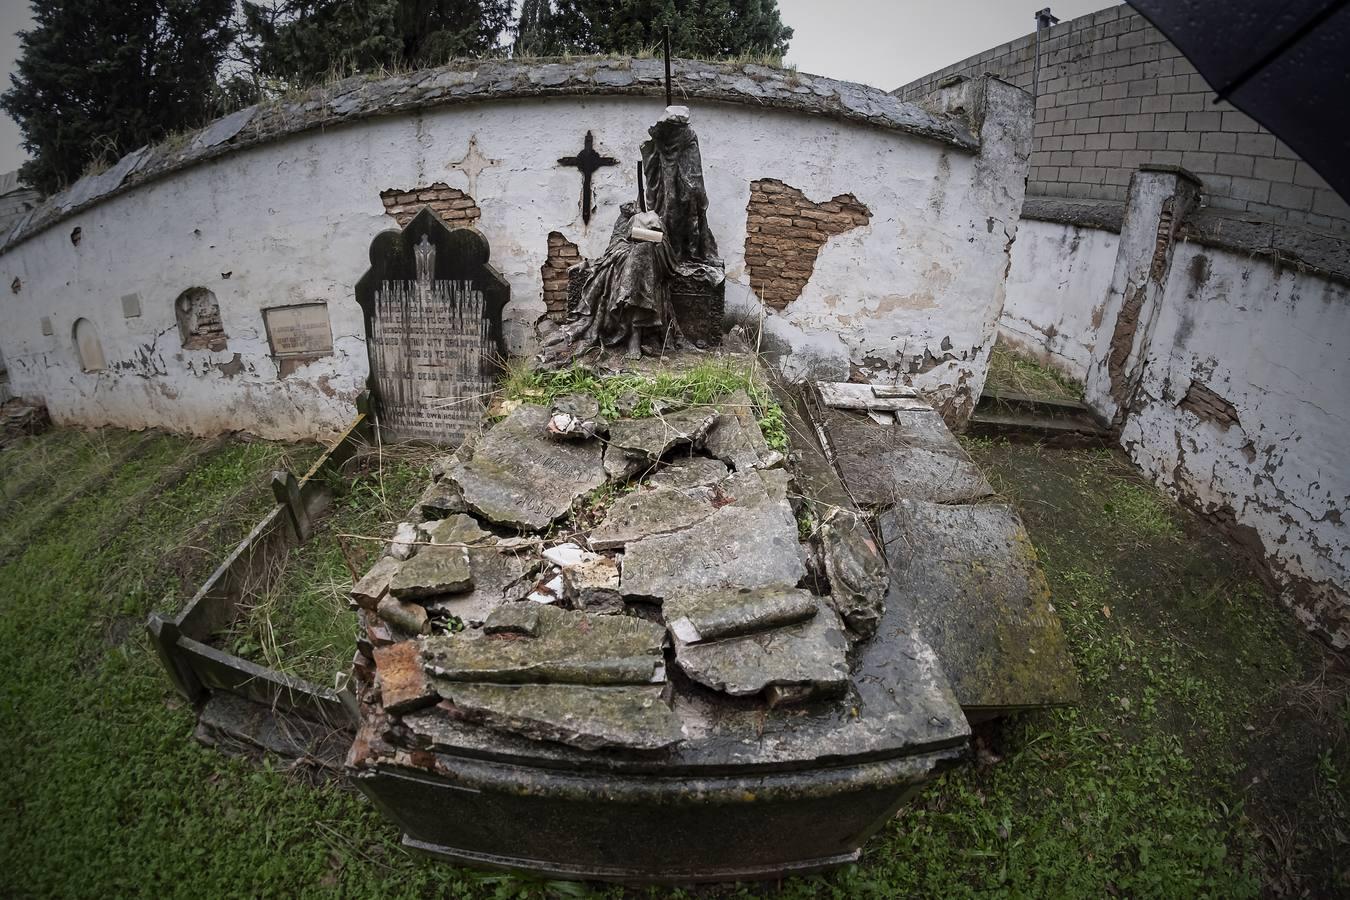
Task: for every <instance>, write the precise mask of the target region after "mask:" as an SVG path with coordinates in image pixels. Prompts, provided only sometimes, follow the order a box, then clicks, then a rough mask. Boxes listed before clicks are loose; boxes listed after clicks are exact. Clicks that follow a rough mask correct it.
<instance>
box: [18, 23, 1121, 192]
mask: <svg viewBox="0 0 1350 900" xmlns="http://www.w3.org/2000/svg"><path fill="white" fill-rule="evenodd" d="M113 2H115V0H113ZM1047 4H1049V5H1050V6H1052V8H1053V9H1054V11H1055V15H1057V16H1059V17H1060V18H1061V19H1064V20H1068V19H1072V18H1074V17H1075V16H1081V15H1083V14H1084V13H1088V12H1092V11H1093V10H1097V9H1105V8H1106V7H1108V6H1112V5H1114V4H1113V3H1111V2H1109V0H778V5H779V7H780V8H781V9H782V11H783V21H784V22H786V23H787V24H789V25H791V26H792V27H793V28H794V29H796V32H797V34H796V37H794V38H793V39H792V45H791V47H790V49H789V51H788V56H787V62H789V63H794V64H795V65H796V66H797V68H798V69H800V70H801V71H803V72H810V73H812V74H814V75H827V76H829V77H831V78H842V79H845V80H847V81H861V82H863V83H865V84H871V85H875V86H876V87H879V88H883V89H885V90H888V91H889V90H891V89H892V88H896V87H899V86H900V85H902V84H905V83H906V82H909V81H912V80H914V79H915V78H918V77H919V76H920V75H925V74H927V73H928V72H932V71H934V70H936V69H940V68H942V67H943V66H946V65H948V64H950V63H954V62H956V61H957V60H960V59H964V58H965V57H967V56H970V55H971V54H973V53H978V52H980V51H981V50H987V49H989V48H990V47H994V46H997V45H998V44H1001V43H1003V42H1004V41H1009V40H1012V39H1013V38H1015V37H1020V36H1021V35H1024V34H1027V33H1029V32H1030V31H1031V30H1032V28H1033V27H1034V26H1035V22H1034V20H1033V16H1034V14H1035V12H1036V10H1038V9H1041V8H1042V7H1043V6H1046V5H1047ZM31 24H32V14H31V12H30V10H29V7H28V2H27V0H0V68H3V70H4V71H5V72H6V73H12V72H13V71H14V60H15V58H16V57H17V55H18V52H19V42H18V39H17V38H15V36H14V33H15V32H16V31H20V30H22V29H25V28H28V27H29V26H30V25H31ZM0 84H3V87H5V88H8V87H9V79H8V78H7V77H6V78H5V79H3V82H0ZM20 138H21V136H20V134H19V127H18V125H16V124H15V123H14V121H13V120H12V119H10V118H9V117H8V116H5V115H0V172H8V171H10V170H11V169H14V168H17V167H18V166H19V165H20V164H21V163H22V162H23V161H24V160H25V159H26V158H27V154H25V153H24V151H23V148H21V147H20V146H19V141H20Z"/></svg>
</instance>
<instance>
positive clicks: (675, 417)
mask: <svg viewBox="0 0 1350 900" xmlns="http://www.w3.org/2000/svg"><path fill="white" fill-rule="evenodd" d="M716 420H717V410H716V409H715V408H713V407H711V406H695V407H692V408H690V409H682V410H679V411H676V412H668V413H664V414H658V415H654V416H650V417H648V418H645V419H619V420H618V421H616V422H614V423H613V424H611V425H610V427H609V445H608V446H607V448H606V450H605V461H604V466H605V471H606V472H608V473H609V475H610V477H612V478H615V479H616V480H628V479H631V478H633V477H634V476H636V475H639V474H641V473H642V472H643V471H646V470H648V469H652V468H654V467H655V466H656V464H657V463H658V462H660V460H661V457H662V456H665V455H666V454H667V453H669V452H670V451H671V450H673V449H675V448H676V447H680V446H686V445H690V444H693V445H698V444H700V443H702V441H703V438H704V436H705V435H707V433H708V429H709V428H711V427H712V424H713V422H715V421H716Z"/></svg>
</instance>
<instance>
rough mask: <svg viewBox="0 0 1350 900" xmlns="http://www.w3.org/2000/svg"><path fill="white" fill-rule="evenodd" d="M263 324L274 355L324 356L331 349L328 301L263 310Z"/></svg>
mask: <svg viewBox="0 0 1350 900" xmlns="http://www.w3.org/2000/svg"><path fill="white" fill-rule="evenodd" d="M263 323H264V324H265V325H266V326H267V341H268V343H269V344H271V345H272V355H273V356H278V357H283V356H301V355H303V356H323V355H326V354H329V353H332V352H333V330H332V328H330V327H329V325H328V304H327V303H303V304H300V305H298V306H274V307H272V308H271V309H264V310H263Z"/></svg>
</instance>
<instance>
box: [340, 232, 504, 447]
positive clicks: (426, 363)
mask: <svg viewBox="0 0 1350 900" xmlns="http://www.w3.org/2000/svg"><path fill="white" fill-rule="evenodd" d="M488 255H489V250H488V243H487V239H486V238H484V237H483V235H482V234H480V233H479V232H477V231H475V230H474V229H472V228H456V229H453V230H452V229H450V228H448V227H446V225H445V224H444V223H443V222H441V220H440V219H439V218H437V216H436V214H435V213H434V212H432V211H431V210H430V209H426V208H424V209H423V210H422V211H421V212H419V213H418V214H417V215H416V216H415V217H414V218H413V220H412V221H411V222H409V223H408V225H407V226H406V227H404V228H403V229H402V230H400V231H386V232H383V233H381V234H380V235H378V236H377V237H376V238H375V241H374V242H373V243H372V244H371V247H370V269H369V270H368V271H367V272H366V274H365V275H364V276H362V278H361V280H360V281H359V282H357V285H356V299H357V302H358V303H360V304H361V310H362V313H363V316H364V319H365V327H366V348H367V352H368V354H369V357H370V377H369V379H368V382H367V384H368V387H369V390H370V396H371V401H372V404H371V405H372V408H373V410H374V413H375V417H376V421H377V423H378V424H379V426H380V429H381V433H382V435H383V438H384V439H385V440H392V441H398V440H416V441H426V442H429V443H435V444H448V445H454V444H458V443H459V442H460V441H461V440H463V439H464V437H465V436H466V435H467V434H468V433H469V432H470V431H472V430H473V429H475V428H477V426H478V423H479V421H480V419H481V417H482V414H483V410H484V409H485V407H486V404H487V396H488V395H489V394H490V393H491V392H492V389H493V387H494V381H495V378H496V376H497V374H498V373H499V372H500V371H501V363H502V360H504V359H505V358H506V346H505V343H504V341H503V338H502V308H503V307H504V306H505V305H506V302H507V300H508V299H509V298H510V287H509V286H508V284H507V283H506V281H505V279H503V278H502V276H501V275H500V274H499V273H498V272H497V271H496V270H495V269H493V268H492V266H490V265H489V264H488Z"/></svg>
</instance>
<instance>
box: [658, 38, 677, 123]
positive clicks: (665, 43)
mask: <svg viewBox="0 0 1350 900" xmlns="http://www.w3.org/2000/svg"><path fill="white" fill-rule="evenodd" d="M661 44H662V48H663V49H664V50H665V57H666V106H674V105H675V101H674V99H673V98H672V95H671V93H670V26H669V25H667V26H666V33H665V35H664V36H663V37H662V39H661Z"/></svg>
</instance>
